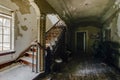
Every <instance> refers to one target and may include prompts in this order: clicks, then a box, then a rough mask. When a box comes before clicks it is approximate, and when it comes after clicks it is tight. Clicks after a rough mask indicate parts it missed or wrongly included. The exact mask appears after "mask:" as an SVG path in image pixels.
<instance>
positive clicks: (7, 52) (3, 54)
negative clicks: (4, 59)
mask: <svg viewBox="0 0 120 80" xmlns="http://www.w3.org/2000/svg"><path fill="white" fill-rule="evenodd" d="M15 52H16V51H4V52H0V56H5V55H9V54H14V53H15Z"/></svg>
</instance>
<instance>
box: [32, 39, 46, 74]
mask: <svg viewBox="0 0 120 80" xmlns="http://www.w3.org/2000/svg"><path fill="white" fill-rule="evenodd" d="M31 48H32V49H31V51H32V72H36V73H38V72H39V67H38V66H40V64H39V50H40V49H44V50H46V49H45V48H44V47H43V46H41V44H40V43H39V42H37V41H36V42H34V43H32V47H31ZM35 52H36V62H35ZM34 64H36V66H35V65H34Z"/></svg>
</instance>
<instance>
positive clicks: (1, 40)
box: [0, 13, 14, 51]
mask: <svg viewBox="0 0 120 80" xmlns="http://www.w3.org/2000/svg"><path fill="white" fill-rule="evenodd" d="M13 35H14V32H13V26H12V16H10V15H9V16H8V15H6V14H1V13H0V51H10V50H13V49H14V46H13V43H14V42H13V38H14V36H13Z"/></svg>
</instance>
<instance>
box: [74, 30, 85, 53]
mask: <svg viewBox="0 0 120 80" xmlns="http://www.w3.org/2000/svg"><path fill="white" fill-rule="evenodd" d="M76 52H77V54H84V53H85V52H86V32H77V33H76Z"/></svg>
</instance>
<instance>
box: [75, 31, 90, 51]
mask: <svg viewBox="0 0 120 80" xmlns="http://www.w3.org/2000/svg"><path fill="white" fill-rule="evenodd" d="M79 32H84V33H86V35H85V37H86V39H85V53H87V51H88V31H87V30H81V31H76V32H75V53H76V52H77V33H79Z"/></svg>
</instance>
